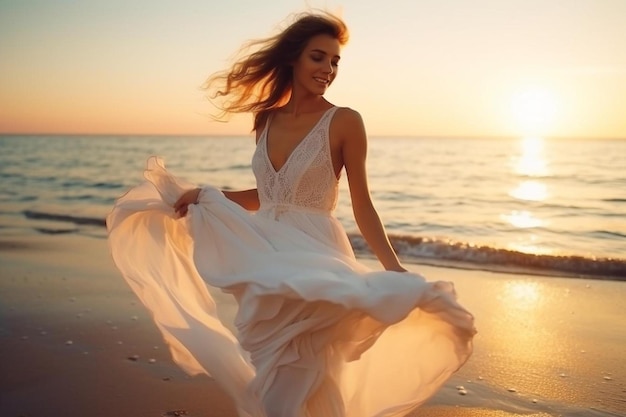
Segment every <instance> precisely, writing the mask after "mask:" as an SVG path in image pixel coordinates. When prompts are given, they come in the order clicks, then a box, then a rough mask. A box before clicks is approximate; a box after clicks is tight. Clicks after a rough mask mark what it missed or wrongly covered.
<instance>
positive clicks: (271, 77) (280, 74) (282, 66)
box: [203, 12, 348, 130]
mask: <svg viewBox="0 0 626 417" xmlns="http://www.w3.org/2000/svg"><path fill="white" fill-rule="evenodd" d="M321 34H325V35H329V36H332V37H333V38H335V39H337V40H338V41H339V43H340V45H345V44H346V43H347V42H348V28H347V26H346V24H345V23H344V22H343V21H342V20H341V19H340V18H338V17H337V16H334V15H332V14H330V13H327V12H316V13H304V14H300V15H298V16H296V20H295V21H294V22H293V23H292V24H291V25H290V26H289V27H287V29H285V30H283V31H282V32H280V33H279V34H277V35H275V36H272V37H270V38H266V39H259V40H253V41H250V42H249V43H247V44H246V45H244V47H242V50H241V51H242V52H247V51H251V50H252V51H253V52H247V53H246V54H245V55H244V56H243V57H242V58H239V59H238V60H237V61H236V62H235V63H234V64H233V65H232V66H231V67H230V69H228V70H226V71H222V72H218V73H216V74H214V75H212V76H211V77H210V78H209V79H208V80H207V81H206V82H205V84H204V85H203V89H204V90H206V91H207V93H208V94H207V95H208V97H209V99H210V100H211V101H212V102H213V103H215V99H220V101H221V103H220V104H216V105H217V107H218V108H220V109H221V110H222V114H221V115H220V116H218V117H217V119H222V118H224V117H225V116H227V115H228V114H229V113H247V112H252V113H253V114H254V126H253V128H252V130H257V129H258V128H259V127H261V126H262V125H263V123H264V122H265V120H266V118H267V115H268V113H269V112H270V111H271V110H272V109H274V108H276V107H279V106H281V105H283V104H285V103H286V102H287V100H289V97H290V96H291V91H292V86H293V79H292V78H293V74H292V67H291V64H292V63H293V62H295V61H296V60H297V59H298V57H299V56H300V54H301V53H302V51H303V50H304V48H305V47H306V45H307V43H308V41H309V40H310V39H311V38H312V37H314V36H317V35H321Z"/></svg>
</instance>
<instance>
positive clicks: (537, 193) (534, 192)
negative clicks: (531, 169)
mask: <svg viewBox="0 0 626 417" xmlns="http://www.w3.org/2000/svg"><path fill="white" fill-rule="evenodd" d="M509 195H510V196H511V197H514V198H516V199H518V200H526V201H543V200H545V199H546V198H548V188H547V187H546V185H545V184H544V183H543V182H540V181H522V182H521V183H519V184H518V186H517V187H516V188H514V189H512V190H511V192H510V193H509Z"/></svg>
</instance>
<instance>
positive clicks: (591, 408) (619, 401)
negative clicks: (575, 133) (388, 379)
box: [0, 232, 626, 417]
mask: <svg viewBox="0 0 626 417" xmlns="http://www.w3.org/2000/svg"><path fill="white" fill-rule="evenodd" d="M362 260H363V262H365V263H367V264H369V265H370V266H371V267H372V268H379V267H378V265H377V264H376V262H374V261H373V260H370V259H365V258H364V259H362ZM0 265H1V267H0V294H1V295H0V355H1V357H2V371H1V372H0V392H1V397H0V415H2V416H43V417H47V416H50V417H52V416H61V415H63V416H79V415H80V416H92V417H99V416H112V415H114V416H146V417H147V416H174V415H186V416H196V417H198V416H206V417H236V412H235V409H234V407H233V404H232V402H231V401H230V400H229V398H228V397H227V396H226V395H225V394H224V393H223V391H222V390H221V389H220V387H219V386H217V384H215V382H214V381H213V380H212V379H211V378H209V377H206V376H196V377H190V376H187V375H186V374H184V373H183V372H182V371H181V370H180V369H178V367H177V366H176V365H175V364H174V363H173V362H172V360H171V358H170V355H169V352H168V349H167V347H166V346H165V345H164V344H163V342H162V339H161V336H160V334H159V332H158V330H157V329H156V327H155V326H154V324H153V323H152V320H151V318H150V317H149V315H148V313H147V312H146V311H145V310H144V308H143V306H142V305H140V304H139V303H138V302H137V300H136V298H135V296H134V294H133V293H132V292H131V291H130V289H129V288H128V287H127V285H126V283H125V282H124V280H123V279H122V278H121V277H120V275H119V273H118V272H117V270H116V269H115V267H114V265H113V263H112V261H111V259H110V256H109V251H108V247H107V243H106V240H105V239H103V238H101V237H90V236H84V235H79V234H41V233H36V232H33V233H30V234H20V235H14V236H10V235H4V236H2V238H1V239H0ZM408 266H409V269H411V270H412V271H416V272H419V273H421V274H423V275H424V276H426V277H427V278H428V279H429V280H450V281H453V282H454V283H455V285H456V288H457V291H458V294H459V297H460V301H461V302H462V304H464V305H465V306H466V307H467V308H468V309H469V310H470V311H472V313H473V314H474V315H475V317H476V324H477V327H478V330H479V333H478V335H477V336H476V338H475V346H474V348H475V351H474V355H473V356H472V358H471V359H470V360H469V362H468V363H467V364H466V365H465V366H464V367H463V368H462V369H461V370H460V371H459V372H458V373H457V374H456V375H455V376H454V377H453V378H452V379H451V380H450V381H448V383H447V384H446V385H445V386H444V387H443V388H442V389H441V390H440V391H439V393H438V394H437V395H436V396H435V397H433V398H432V399H431V400H429V401H428V402H427V403H426V404H425V405H424V406H423V407H421V408H419V409H418V410H416V411H415V412H414V413H413V414H411V416H421V417H440V416H441V417H443V416H445V417H448V416H461V417H464V416H466V417H470V416H472V417H473V416H494V417H496V416H498V417H499V416H517V415H531V416H620V415H626V376H625V375H626V364H625V363H624V360H623V358H624V357H625V353H626V323H625V322H624V320H623V318H624V313H623V311H622V307H621V304H622V303H623V300H624V299H625V296H626V283H624V282H619V281H605V280H597V279H594V280H587V279H580V278H559V277H548V276H541V275H522V274H508V273H502V272H486V271H481V270H477V269H472V270H466V269H459V268H444V267H432V266H426V265H419V264H409V265H408ZM224 302H229V301H228V300H226V299H225V301H224ZM232 307H233V309H234V305H233V306H232ZM226 319H228V318H226Z"/></svg>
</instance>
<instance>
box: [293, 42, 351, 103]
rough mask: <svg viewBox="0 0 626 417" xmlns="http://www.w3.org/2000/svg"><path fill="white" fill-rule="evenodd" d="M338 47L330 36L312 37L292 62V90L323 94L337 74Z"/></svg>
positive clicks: (337, 43) (339, 47)
mask: <svg viewBox="0 0 626 417" xmlns="http://www.w3.org/2000/svg"><path fill="white" fill-rule="evenodd" d="M340 49H341V46H340V44H339V41H338V40H337V39H335V38H333V37H332V36H329V35H316V36H314V37H312V38H311V39H310V40H309V42H308V43H307V45H306V47H305V48H304V50H303V51H302V53H301V54H300V57H299V58H298V60H297V61H296V62H295V63H294V64H293V88H294V92H297V91H302V92H303V93H305V94H307V93H308V94H314V95H323V94H324V93H325V92H326V89H327V88H328V86H329V85H330V84H331V83H332V82H333V80H334V79H335V77H336V76H337V68H338V65H339V59H340V56H339V52H340Z"/></svg>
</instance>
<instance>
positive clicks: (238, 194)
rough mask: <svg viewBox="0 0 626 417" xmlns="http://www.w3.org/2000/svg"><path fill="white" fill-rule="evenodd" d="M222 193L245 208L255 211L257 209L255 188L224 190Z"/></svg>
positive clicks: (258, 204) (257, 195) (257, 196)
mask: <svg viewBox="0 0 626 417" xmlns="http://www.w3.org/2000/svg"><path fill="white" fill-rule="evenodd" d="M222 193H224V195H225V196H226V198H228V199H229V200H231V201H234V202H235V203H237V204H239V205H240V206H241V207H243V208H245V209H246V210H251V211H256V210H258V209H259V206H260V203H259V193H258V192H257V190H256V188H253V189H251V190H244V191H224V190H222Z"/></svg>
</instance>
